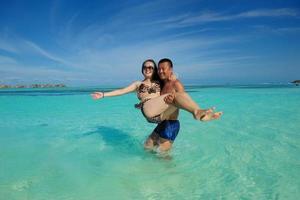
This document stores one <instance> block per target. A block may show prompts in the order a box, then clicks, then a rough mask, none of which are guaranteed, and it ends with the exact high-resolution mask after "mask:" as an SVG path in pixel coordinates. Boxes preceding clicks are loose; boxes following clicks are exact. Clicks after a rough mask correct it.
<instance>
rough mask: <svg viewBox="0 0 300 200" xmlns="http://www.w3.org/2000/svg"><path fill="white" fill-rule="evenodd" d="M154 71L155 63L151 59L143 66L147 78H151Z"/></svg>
mask: <svg viewBox="0 0 300 200" xmlns="http://www.w3.org/2000/svg"><path fill="white" fill-rule="evenodd" d="M153 72H154V64H153V63H152V62H150V61H147V62H145V64H144V66H143V74H144V77H145V78H151V77H152V75H153Z"/></svg>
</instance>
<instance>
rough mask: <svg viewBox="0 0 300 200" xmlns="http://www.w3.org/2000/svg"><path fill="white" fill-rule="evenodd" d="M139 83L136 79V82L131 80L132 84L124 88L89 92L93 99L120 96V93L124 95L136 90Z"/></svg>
mask: <svg viewBox="0 0 300 200" xmlns="http://www.w3.org/2000/svg"><path fill="white" fill-rule="evenodd" d="M139 84H140V82H139V81H136V82H133V83H132V84H130V85H129V86H127V87H125V88H121V89H117V90H113V91H110V92H94V93H92V94H91V96H92V97H93V99H95V100H97V99H101V98H104V97H113V96H120V95H124V94H127V93H130V92H134V91H136V90H137V88H138V86H139Z"/></svg>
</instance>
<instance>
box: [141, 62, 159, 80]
mask: <svg viewBox="0 0 300 200" xmlns="http://www.w3.org/2000/svg"><path fill="white" fill-rule="evenodd" d="M146 62H152V63H153V65H154V69H153V74H152V81H157V82H159V84H160V85H162V80H161V79H160V78H159V76H158V72H157V71H158V70H157V65H156V63H155V61H154V60H152V59H147V60H145V61H144V62H143V64H142V74H144V72H143V68H144V65H145V63H146Z"/></svg>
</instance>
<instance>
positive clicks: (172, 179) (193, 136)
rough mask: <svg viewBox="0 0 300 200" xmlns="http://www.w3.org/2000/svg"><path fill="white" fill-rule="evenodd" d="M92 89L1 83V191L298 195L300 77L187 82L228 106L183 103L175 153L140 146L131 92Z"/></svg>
mask: <svg viewBox="0 0 300 200" xmlns="http://www.w3.org/2000/svg"><path fill="white" fill-rule="evenodd" d="M109 89H110V88H107V90H109ZM93 90H95V88H93V89H91V88H72V89H57V90H55V89H54V90H45V89H44V90H30V89H20V90H1V91H0V116H1V120H0V199H5V200H10V199H20V200H24V199H30V200H35V199H62V200H63V199H66V200H67V199H68V200H70V199H299V198H300V175H299V174H300V157H299V155H300V88H299V87H292V86H288V87H269V86H256V87H252V86H251V87H250V86H243V87H241V86H239V87H237V86H236V87H196V86H193V87H187V90H188V91H189V93H190V95H191V96H192V97H193V98H194V99H195V100H196V101H197V102H198V103H199V104H200V105H201V106H202V107H210V106H216V107H217V109H218V110H222V111H223V112H224V113H225V114H224V116H223V117H222V119H221V120H218V121H214V122H209V123H201V122H198V121H195V120H193V118H192V116H191V115H190V114H188V113H187V112H185V111H181V113H180V122H181V130H180V133H179V135H178V137H177V139H176V141H175V143H174V147H173V150H172V152H171V154H170V155H171V159H164V158H161V157H160V156H159V155H157V154H153V153H149V152H145V151H144V150H143V142H144V140H145V138H146V137H147V135H148V134H149V133H151V131H152V130H153V129H154V127H155V126H154V125H153V124H149V123H147V122H146V121H145V120H144V118H143V117H142V115H141V113H140V112H139V110H136V109H135V108H134V107H133V105H134V104H135V103H136V102H137V99H136V97H135V95H134V94H129V95H126V96H123V97H115V98H105V99H103V100H101V101H97V102H95V101H93V100H92V99H91V98H90V97H89V93H90V92H91V91H93Z"/></svg>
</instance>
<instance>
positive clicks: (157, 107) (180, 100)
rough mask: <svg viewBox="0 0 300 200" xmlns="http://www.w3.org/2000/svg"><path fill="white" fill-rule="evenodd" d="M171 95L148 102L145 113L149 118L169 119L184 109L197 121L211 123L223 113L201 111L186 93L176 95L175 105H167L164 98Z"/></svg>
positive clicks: (144, 109)
mask: <svg viewBox="0 0 300 200" xmlns="http://www.w3.org/2000/svg"><path fill="white" fill-rule="evenodd" d="M168 95H169V94H164V95H161V96H159V97H156V98H152V99H150V100H148V101H146V102H145V103H144V105H143V112H144V114H145V115H146V116H147V117H148V118H152V117H155V116H158V115H160V116H161V117H162V120H163V119H168V116H170V115H171V114H173V113H174V112H175V111H176V110H177V109H178V108H180V109H184V110H186V111H188V112H190V113H191V114H193V116H194V118H195V119H197V120H203V121H209V120H212V119H217V118H219V117H220V116H221V114H222V113H213V111H212V110H211V109H209V110H204V109H201V108H200V107H199V106H198V104H197V103H196V102H194V101H193V100H192V98H191V97H190V96H189V95H188V94H187V93H185V92H180V93H179V92H178V93H175V97H174V103H173V104H167V103H166V102H165V101H164V98H165V97H166V96H168Z"/></svg>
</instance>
